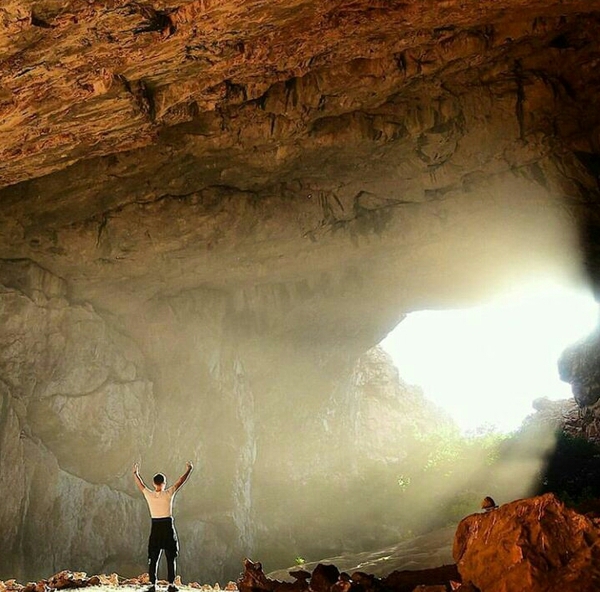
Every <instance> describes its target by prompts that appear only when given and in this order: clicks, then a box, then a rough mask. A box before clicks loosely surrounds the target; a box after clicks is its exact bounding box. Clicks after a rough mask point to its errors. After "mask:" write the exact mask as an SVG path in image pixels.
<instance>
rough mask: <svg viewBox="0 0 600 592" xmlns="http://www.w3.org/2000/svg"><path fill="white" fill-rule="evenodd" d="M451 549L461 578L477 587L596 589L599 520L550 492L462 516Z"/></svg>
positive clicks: (544, 591)
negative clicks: (577, 509)
mask: <svg viewBox="0 0 600 592" xmlns="http://www.w3.org/2000/svg"><path fill="white" fill-rule="evenodd" d="M453 554H454V559H455V561H456V562H457V564H458V570H459V572H460V575H461V576H462V579H463V581H464V582H471V583H472V584H473V585H475V586H476V587H477V588H478V589H479V590H481V592H517V591H518V592H521V591H525V590H526V591H527V592H595V591H597V590H598V589H599V588H600V521H598V520H595V519H592V518H590V517H588V516H585V515H583V514H580V513H578V512H576V511H575V510H572V509H569V508H567V507H565V505H564V504H563V503H562V502H561V501H560V500H559V499H558V498H557V497H556V496H555V495H554V494H551V493H549V494H545V495H542V496H539V497H534V498H530V499H523V500H517V501H515V502H512V503H509V504H505V505H503V506H500V507H499V508H497V509H494V510H491V511H489V512H485V513H482V514H472V515H470V516H467V517H466V518H465V519H464V520H463V521H462V522H461V523H460V524H459V525H458V528H457V531H456V536H455V539H454V549H453Z"/></svg>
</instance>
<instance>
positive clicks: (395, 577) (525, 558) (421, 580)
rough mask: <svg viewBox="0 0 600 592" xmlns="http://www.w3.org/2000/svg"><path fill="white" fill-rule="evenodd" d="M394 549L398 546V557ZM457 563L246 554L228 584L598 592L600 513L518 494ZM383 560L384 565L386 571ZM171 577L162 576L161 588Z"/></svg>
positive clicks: (248, 591)
mask: <svg viewBox="0 0 600 592" xmlns="http://www.w3.org/2000/svg"><path fill="white" fill-rule="evenodd" d="M392 554H393V553H391V552H390V556H391V555H392ZM452 555H453V559H454V563H451V564H447V565H443V566H440V567H436V568H429V569H420V570H414V569H413V570H406V569H405V570H395V571H392V572H391V573H389V574H388V575H385V576H382V577H377V576H375V575H373V574H372V573H367V571H363V570H356V571H353V572H352V573H348V572H347V571H340V570H339V569H338V567H336V565H334V564H332V563H319V564H317V565H316V566H315V567H314V569H312V571H307V569H304V568H305V567H309V566H305V565H300V566H298V567H297V568H296V569H292V570H290V571H289V575H290V576H291V578H292V580H293V581H281V580H278V579H273V576H271V577H268V576H267V575H265V573H264V571H263V567H262V564H261V563H259V562H256V563H255V562H253V561H251V560H250V559H245V560H244V572H243V573H242V574H241V576H240V578H239V579H238V580H237V582H229V583H228V584H227V586H226V587H225V590H227V591H230V592H233V591H237V590H239V591H240V592H418V591H421V592H449V591H451V590H461V591H462V592H510V591H517V590H519V591H522V592H542V591H544V592H553V591H556V592H558V591H562V592H593V591H595V590H598V589H600V514H599V513H598V512H597V511H590V512H586V513H582V512H579V511H577V510H575V509H572V508H568V507H566V506H565V505H564V504H563V502H561V501H560V500H559V499H558V498H557V497H556V496H555V495H554V494H552V493H548V494H544V495H541V496H536V497H532V498H527V499H522V500H516V501H514V502H510V503H508V504H504V505H502V506H500V507H494V508H492V509H490V510H488V511H483V512H481V513H475V514H471V515H469V516H467V517H466V518H464V519H463V520H462V521H461V522H460V523H459V525H458V527H457V529H456V533H455V535H454V544H453V549H452ZM386 559H389V556H385V555H384V556H382V557H380V558H379V565H378V569H379V570H380V571H383V570H385V560H386ZM148 583H149V581H148V574H143V575H141V576H139V577H137V578H132V579H125V578H121V577H119V576H118V575H117V574H111V575H110V576H107V575H95V576H91V577H87V575H86V574H85V573H82V572H71V571H62V572H60V573H58V574H56V575H54V576H52V577H51V578H49V579H47V580H41V581H39V582H31V583H28V584H26V585H23V584H19V583H18V582H16V581H15V580H9V581H5V582H0V592H49V591H50V590H60V589H68V588H88V589H90V590H93V591H96V590H99V591H100V590H101V591H107V590H110V589H115V588H118V589H119V591H120V592H134V591H135V592H137V591H138V590H140V589H143V588H144V587H147V586H148ZM176 584H177V585H178V586H179V587H181V588H184V589H189V590H193V589H201V590H205V591H208V590H221V587H220V586H219V584H215V585H214V586H210V585H207V584H205V585H201V584H198V583H197V582H192V583H189V584H188V585H186V586H184V585H182V582H181V579H180V578H179V577H178V579H177V581H176ZM166 585H167V582H164V581H160V582H159V587H160V586H166Z"/></svg>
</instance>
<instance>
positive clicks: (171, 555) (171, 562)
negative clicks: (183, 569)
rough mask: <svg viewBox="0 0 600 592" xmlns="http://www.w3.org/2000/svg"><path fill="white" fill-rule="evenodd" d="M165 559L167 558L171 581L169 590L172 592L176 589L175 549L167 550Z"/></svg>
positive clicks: (168, 574)
mask: <svg viewBox="0 0 600 592" xmlns="http://www.w3.org/2000/svg"><path fill="white" fill-rule="evenodd" d="M165 557H166V558H167V579H168V580H169V588H170V589H171V590H172V589H173V587H175V562H176V559H177V551H176V550H175V549H165Z"/></svg>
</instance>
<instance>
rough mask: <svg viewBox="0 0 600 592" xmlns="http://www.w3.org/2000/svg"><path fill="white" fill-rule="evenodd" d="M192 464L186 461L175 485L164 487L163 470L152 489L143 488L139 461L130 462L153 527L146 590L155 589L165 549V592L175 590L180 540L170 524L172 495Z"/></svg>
mask: <svg viewBox="0 0 600 592" xmlns="http://www.w3.org/2000/svg"><path fill="white" fill-rule="evenodd" d="M193 468H194V466H193V465H192V463H191V462H188V463H186V465H185V473H184V474H183V475H181V477H179V479H177V481H176V482H175V484H174V485H171V487H167V479H166V477H165V476H164V475H163V474H162V473H157V474H156V475H154V478H153V480H152V481H153V483H154V489H150V488H149V487H146V484H145V483H144V482H143V481H142V478H141V477H140V467H139V465H138V463H135V464H134V465H133V477H134V479H135V482H136V484H137V486H138V488H139V490H140V491H141V492H142V493H143V494H144V497H145V498H146V502H147V504H148V509H149V510H150V516H152V529H151V531H150V539H149V540H148V566H149V567H148V573H149V576H150V588H149V589H148V592H155V590H156V588H155V586H156V572H157V571H158V562H159V560H160V556H161V554H162V552H163V550H164V552H165V555H166V557H167V579H168V580H169V587H168V589H167V590H168V592H177V590H178V589H177V587H176V586H175V559H176V557H177V554H178V553H179V541H178V540H177V531H176V530H175V525H174V524H173V498H174V497H175V494H176V493H177V491H178V490H179V488H180V487H181V486H182V485H183V484H184V483H185V482H186V481H187V479H188V477H189V476H190V473H191V472H192V469H193Z"/></svg>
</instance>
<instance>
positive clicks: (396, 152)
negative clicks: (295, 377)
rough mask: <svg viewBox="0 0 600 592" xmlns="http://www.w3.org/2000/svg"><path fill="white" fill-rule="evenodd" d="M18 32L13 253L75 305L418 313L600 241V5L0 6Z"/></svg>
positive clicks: (4, 175) (12, 130)
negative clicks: (599, 216) (289, 304)
mask: <svg viewBox="0 0 600 592" xmlns="http://www.w3.org/2000/svg"><path fill="white" fill-rule="evenodd" d="M0 27H1V29H0V64H1V66H0V187H1V189H0V258H2V259H4V260H22V259H26V260H31V261H34V262H36V263H37V264H38V265H40V266H42V267H44V268H46V269H48V270H50V271H51V272H52V273H54V274H56V275H58V276H60V277H62V278H64V279H65V280H66V282H67V284H68V286H69V291H70V292H69V293H70V294H71V296H72V297H73V298H75V299H81V300H88V301H91V302H93V303H95V304H96V305H98V306H100V307H104V308H106V309H109V310H112V311H114V312H126V311H127V310H128V309H129V308H131V307H132V306H138V305H139V304H140V303H141V302H147V301H150V300H152V299H153V298H156V297H160V296H164V295H168V294H175V293H177V292H179V291H182V290H187V289H195V288H198V287H203V288H207V289H211V290H237V291H238V296H239V298H241V299H242V300H244V301H245V302H248V301H252V299H253V298H254V299H255V300H256V302H261V303H262V304H263V305H264V306H265V307H268V306H269V297H268V295H269V294H271V293H272V292H273V290H275V289H278V290H284V288H283V287H282V286H285V290H287V291H288V292H289V291H290V289H291V290H292V292H294V293H296V294H298V293H302V292H303V291H304V292H307V293H310V292H311V291H320V292H321V293H322V294H326V295H327V294H328V295H329V296H330V299H329V301H327V299H325V300H323V302H322V311H325V312H324V314H329V313H331V314H335V310H337V309H338V308H339V307H340V306H341V303H342V302H343V301H344V299H347V300H348V301H349V302H350V301H354V300H356V299H357V298H358V297H359V296H360V297H361V298H362V299H363V300H364V299H365V298H366V299H367V300H368V298H374V299H376V300H377V299H378V302H379V303H380V304H381V305H382V306H387V305H388V304H390V302H388V300H389V301H392V300H394V299H398V298H401V297H402V295H404V297H405V298H406V303H405V308H410V307H411V306H412V307H415V306H419V305H426V304H427V303H428V300H427V297H426V294H428V293H437V294H442V293H444V292H456V294H457V295H458V296H460V293H461V291H466V292H469V290H470V289H471V288H470V287H469V286H470V283H469V282H471V283H472V280H473V277H477V278H479V280H478V281H479V283H480V284H481V285H484V286H490V285H493V277H494V275H495V274H497V273H498V269H502V268H503V267H506V269H507V270H510V269H512V268H514V261H517V260H518V261H521V262H524V263H523V266H524V267H523V268H524V269H529V268H533V267H535V266H536V265H538V264H541V263H542V260H544V261H545V260H546V259H549V260H552V261H554V262H557V261H558V262H559V263H558V265H559V267H568V266H569V265H573V266H576V265H577V257H578V255H577V253H575V254H573V253H571V252H570V249H569V248H566V247H565V244H567V245H568V246H569V247H570V246H573V247H574V251H577V248H579V247H578V245H579V246H580V245H581V240H580V237H581V236H582V232H581V229H582V227H583V226H586V225H587V226H586V228H587V229H588V230H589V228H591V229H592V230H591V231H589V232H588V235H586V236H588V238H589V237H590V236H591V237H592V239H593V237H594V236H595V231H594V230H593V229H594V228H595V222H594V219H595V215H596V214H595V210H596V208H595V203H596V202H595V200H596V196H597V189H598V185H597V174H598V156H597V155H598V153H599V152H600V116H599V112H598V108H597V97H598V89H599V88H600V68H599V64H600V47H599V42H598V39H600V0H561V1H559V0H543V1H540V0H482V1H477V2H475V1H471V2H464V1H459V0H422V1H419V2H417V1H414V0H404V1H402V2H400V1H393V0H388V1H384V0H342V1H340V0H335V1H333V0H320V1H314V0H279V1H277V2H274V1H268V0H237V1H235V2H234V1H229V0H188V1H185V0H177V1H170V0H162V1H161V0H155V1H153V2H126V1H123V0H119V1H116V0H102V1H100V0H39V1H31V0H27V1H26V0H4V1H3V3H2V6H1V7H0ZM590 220H591V222H590ZM508 228H510V229H511V230H510V233H508V231H507V229H508ZM539 229H544V230H545V231H548V232H547V233H545V232H538V230H539ZM577 231H579V236H577ZM507 233H508V234H507ZM571 233H572V234H573V236H571ZM583 234H585V233H583ZM557 236H560V237H561V240H559V241H557V240H556V237H557ZM592 239H590V240H591V242H593V240H592ZM586 240H587V239H586ZM578 241H579V242H578ZM584 246H585V245H584ZM587 247H589V251H590V253H588V254H587V255H586V257H587V259H589V260H592V261H593V260H594V254H593V252H594V249H593V246H590V245H587ZM541 254H543V256H542V255H541ZM548 254H549V255H548ZM465 261H468V262H469V265H466V264H465ZM588 263H589V262H588ZM509 275H510V274H509ZM274 286H275V288H274ZM290 286H292V288H290ZM449 286H453V287H452V288H451V289H450V287H449ZM461 286H462V287H461ZM240 294H241V295H240ZM399 294H400V295H401V296H398V295H399ZM290 297H293V294H292V296H290ZM357 312H359V313H360V312H364V311H363V310H362V309H359V310H357ZM302 314H304V315H309V314H310V313H309V312H308V311H304V312H303V313H302ZM322 316H323V315H322Z"/></svg>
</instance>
